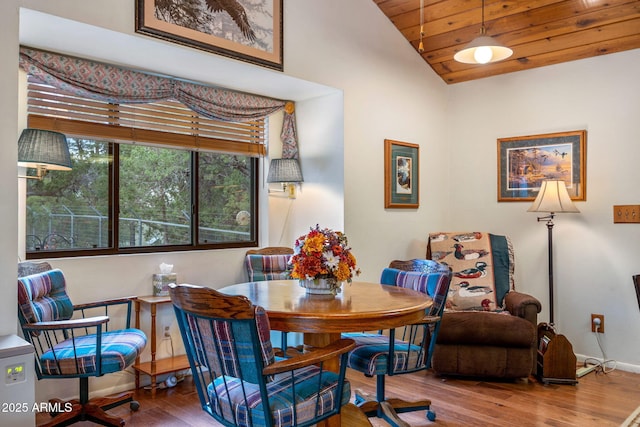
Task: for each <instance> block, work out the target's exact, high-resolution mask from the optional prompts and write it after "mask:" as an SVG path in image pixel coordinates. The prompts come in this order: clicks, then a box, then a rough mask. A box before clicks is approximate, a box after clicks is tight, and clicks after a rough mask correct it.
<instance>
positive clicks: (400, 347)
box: [346, 332, 426, 377]
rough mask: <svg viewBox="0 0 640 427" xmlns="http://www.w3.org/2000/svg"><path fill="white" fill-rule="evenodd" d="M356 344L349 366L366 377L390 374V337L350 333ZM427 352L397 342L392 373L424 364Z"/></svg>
mask: <svg viewBox="0 0 640 427" xmlns="http://www.w3.org/2000/svg"><path fill="white" fill-rule="evenodd" d="M346 336H348V337H349V338H351V339H353V340H354V341H355V342H356V348H354V349H353V350H351V352H350V353H349V358H348V359H347V360H348V362H347V363H348V364H347V366H348V367H349V368H352V369H355V370H357V371H360V372H363V373H364V374H365V375H366V376H368V377H372V376H374V375H384V374H386V373H387V372H388V369H387V368H388V367H387V363H388V360H389V337H388V336H387V335H382V334H370V333H365V332H363V333H349V334H348V335H346ZM425 356H426V355H425V351H424V350H423V349H422V348H421V347H420V346H418V345H411V346H408V343H405V342H403V341H400V342H396V345H395V347H394V352H393V364H392V369H393V370H392V372H399V371H406V370H408V369H409V367H410V366H419V365H421V364H423V363H424V358H425Z"/></svg>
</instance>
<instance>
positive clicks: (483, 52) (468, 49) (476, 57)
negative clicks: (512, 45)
mask: <svg viewBox="0 0 640 427" xmlns="http://www.w3.org/2000/svg"><path fill="white" fill-rule="evenodd" d="M480 28H481V29H480V36H478V37H476V38H475V39H473V40H472V41H471V43H469V44H468V45H466V46H465V48H464V49H462V50H461V51H460V52H457V53H456V54H455V55H453V59H454V60H456V61H458V62H462V63H464V64H488V63H490V62H498V61H502V60H503V59H507V58H508V57H510V56H511V55H512V54H513V51H512V50H511V49H509V48H508V47H505V46H503V45H502V44H500V43H499V42H498V41H497V40H495V39H494V38H493V37H489V36H487V35H486V28H485V26H484V0H482V26H481V27H480Z"/></svg>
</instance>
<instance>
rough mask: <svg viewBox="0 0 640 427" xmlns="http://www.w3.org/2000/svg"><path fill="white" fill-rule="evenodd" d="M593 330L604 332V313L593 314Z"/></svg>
mask: <svg viewBox="0 0 640 427" xmlns="http://www.w3.org/2000/svg"><path fill="white" fill-rule="evenodd" d="M591 332H598V333H600V334H604V314H591Z"/></svg>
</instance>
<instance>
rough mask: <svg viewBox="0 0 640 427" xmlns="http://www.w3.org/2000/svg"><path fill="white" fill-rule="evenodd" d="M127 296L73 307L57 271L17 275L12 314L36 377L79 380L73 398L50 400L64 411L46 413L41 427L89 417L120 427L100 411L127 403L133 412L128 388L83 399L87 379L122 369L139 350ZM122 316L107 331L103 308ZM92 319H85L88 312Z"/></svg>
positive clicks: (118, 421)
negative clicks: (117, 326)
mask: <svg viewBox="0 0 640 427" xmlns="http://www.w3.org/2000/svg"><path fill="white" fill-rule="evenodd" d="M131 301H132V298H121V299H114V300H109V301H103V302H96V303H87V304H79V305H74V304H73V303H72V302H71V300H70V299H69V296H68V295H67V292H66V281H65V278H64V275H63V274H62V271H60V270H58V269H54V270H49V271H45V272H41V273H36V274H31V275H28V276H24V277H20V278H18V316H19V318H20V324H21V326H22V332H23V334H24V337H25V339H26V340H27V341H29V342H30V343H31V344H33V346H34V348H35V352H36V360H35V367H36V374H37V376H38V379H39V380H41V379H46V378H79V381H80V392H79V399H74V400H71V401H70V402H63V401H61V400H60V399H52V400H51V401H52V403H57V404H58V406H57V407H60V408H71V409H70V410H69V411H66V412H61V413H58V414H55V413H54V414H51V415H52V416H53V418H52V419H51V421H50V422H48V423H47V426H56V425H69V424H73V423H75V422H78V421H85V420H88V421H93V422H96V423H99V424H101V425H106V426H118V427H120V426H122V425H124V420H122V419H121V418H119V417H114V416H112V415H109V414H108V413H106V411H107V410H109V409H111V408H114V407H116V406H119V405H122V404H124V403H129V405H130V408H131V409H132V410H134V411H135V410H137V409H138V407H139V405H138V402H136V401H134V400H133V392H128V393H121V394H119V395H117V396H111V397H96V398H93V399H89V377H99V376H102V375H104V374H109V373H112V372H118V371H122V370H124V369H125V368H127V367H128V366H130V365H131V364H133V363H134V361H135V359H136V357H137V356H138V355H139V354H140V353H141V352H142V350H143V349H144V347H145V345H146V342H147V338H146V336H145V334H144V333H143V332H142V331H140V330H138V329H134V328H130V327H129V318H130V317H131ZM110 309H111V310H115V311H118V310H119V311H120V312H121V316H122V317H124V316H125V315H126V320H125V321H124V323H126V325H125V328H124V329H121V330H109V322H110V318H109V310H110ZM96 310H97V314H98V315H95V316H93V317H87V316H89V315H94V314H96ZM112 314H113V311H112Z"/></svg>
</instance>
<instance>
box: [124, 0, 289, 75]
mask: <svg viewBox="0 0 640 427" xmlns="http://www.w3.org/2000/svg"><path fill="white" fill-rule="evenodd" d="M135 21H136V32H137V33H141V34H146V35H150V36H153V37H157V38H160V39H164V40H168V41H171V42H175V43H179V44H182V45H186V46H190V47H194V48H197V49H202V50H206V51H209V52H213V53H216V54H220V55H224V56H227V57H230V58H234V59H239V60H242V61H246V62H251V63H253V64H258V65H262V66H264V67H269V68H273V69H276V70H280V71H282V69H283V63H282V0H225V1H220V0H136V19H135Z"/></svg>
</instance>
